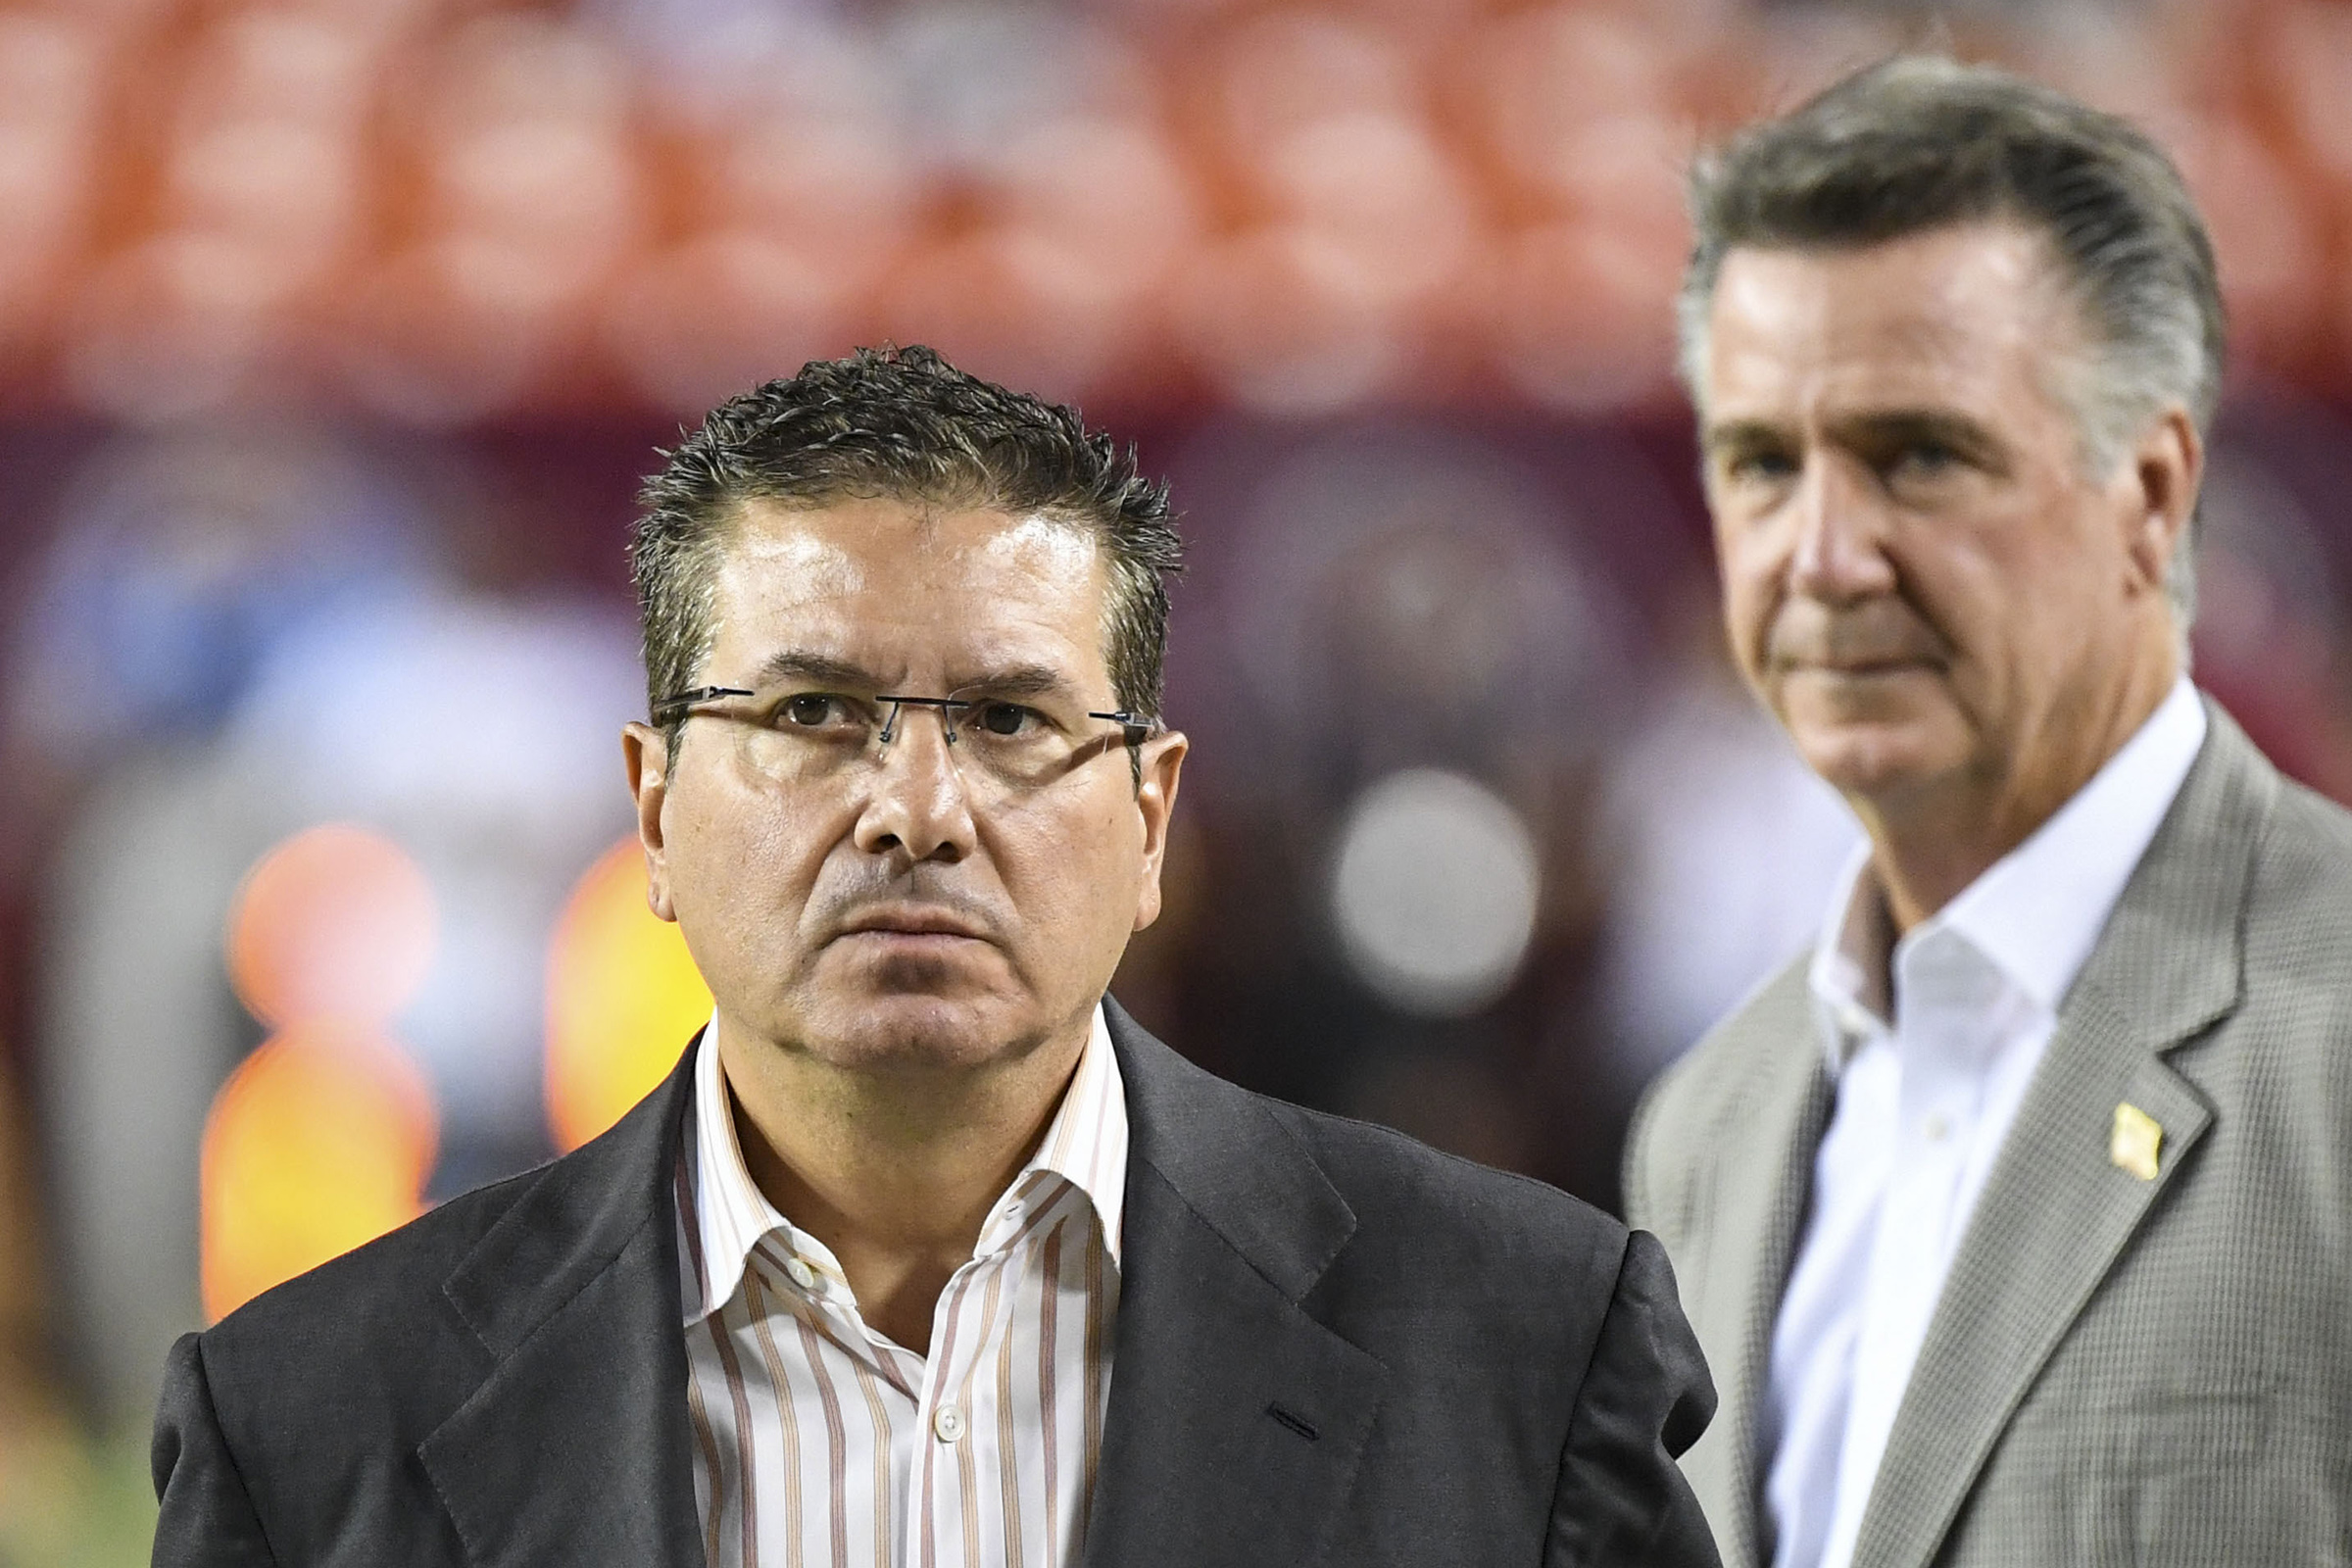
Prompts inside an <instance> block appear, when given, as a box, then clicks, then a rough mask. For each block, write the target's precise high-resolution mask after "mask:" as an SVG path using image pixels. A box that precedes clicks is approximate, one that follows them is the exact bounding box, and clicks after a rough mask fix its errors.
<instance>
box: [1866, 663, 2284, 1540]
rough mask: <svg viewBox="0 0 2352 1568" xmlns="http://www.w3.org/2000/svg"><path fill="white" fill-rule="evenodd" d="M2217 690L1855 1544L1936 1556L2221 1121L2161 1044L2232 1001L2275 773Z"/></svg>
mask: <svg viewBox="0 0 2352 1568" xmlns="http://www.w3.org/2000/svg"><path fill="white" fill-rule="evenodd" d="M2208 708H2209V718H2210V723H2211V726H2212V727H2211V730H2210V732H2209V734H2208V736H2207V739H2206V743H2205V748H2204V751H2203V752H2202V753H2201V754H2200V756H2199V757H2198V759H2197V762H2196V765H2195V766H2194V767H2192V768H2191V769H2190V771H2189V775H2188V778H2187V780H2186V781H2185V782H2184V783H2183V784H2182V786H2181V791H2180V798H2179V799H2178V800H2177V801H2175V803H2174V806H2173V809H2172V811H2171V812H2170V813H2169V815H2168V816H2167V817H2166V820H2165V825H2164V827H2163V828H2162V829H2160V830H2159V831H2158V833H2157V836H2156V839H2155V842H2154V843H2153V844H2151V845H2150V846H2149V850H2148V853H2147V855H2146V857H2145V858H2143V859H2142V860H2141V862H2140V865H2139V868H2138V870H2137V871H2136V872H2135V873H2134V874H2133V876H2132V879H2131V883H2130V885H2129V886H2127V887H2126V889H2125V891H2124V896H2123V899H2122V901H2121V902H2120V903H2119V904H2118V905H2117V907H2116V910H2115V913H2114V915H2113V916H2112V917H2111V918H2110V920H2109V922H2108V925H2107V928H2106V930H2105V931H2104V932H2103V933H2102V935H2101V937H2100V940H2099V945H2098V947H2097V948H2096V949H2095V950H2094V951H2093V952H2092V954H2091V956H2090V960H2089V962H2088V963H2086V964H2085V965H2084V967H2083V971H2082V976H2081V978H2080V979H2078V980H2077V982H2076V984H2075V988H2074V990H2073V992H2072V993H2071V994H2070V995H2069V996H2068V998H2067V1000H2066V1004H2065V1005H2064V1007H2063V1008H2062V1009H2061V1010H2060V1013H2059V1021H2058V1030H2057V1033H2056V1035H2055V1036H2054V1037H2053V1038H2052V1039H2051V1041H2050V1045H2049V1049H2048V1053H2047V1054H2046V1055H2045V1056H2044V1057H2043V1059H2042V1063H2041V1066H2040V1069H2039V1070H2038V1071H2037V1073H2036V1074H2035V1076H2034V1083H2033V1086H2032V1087H2031V1088H2030V1089H2029V1090H2028V1092H2027V1095H2026V1100H2025V1103H2024V1104H2023V1105H2022V1106H2020V1107H2019V1110H2018V1115H2017V1121H2016V1123H2015V1124H2014V1125H2013V1126H2012V1127H2011V1129H2010V1132H2009V1137H2008V1140H2007V1142H2006V1143H2005V1144H2004V1145H2003V1146H2002V1151H2001V1153H2000V1156H1999V1158H1998V1160H1997V1161H1996V1162H1995V1164H1994V1166H1993V1170H1992V1175H1991V1177H1990V1179H1989V1180H1988V1181H1987V1182H1986V1183H1985V1194H1984V1197H1983V1198H1982V1199H1981V1200H1980V1201H1978V1204H1977V1212H1976V1215H1975V1217H1974V1218H1973V1219H1972V1220H1971V1222H1970V1224H1969V1229H1968V1233H1967V1235H1966V1236H1965V1237H1964V1238H1963V1239H1962V1242H1961V1246H1960V1250H1959V1253H1958V1255H1957V1256H1956V1257H1955V1258H1954V1259H1953V1263H1952V1272H1951V1275H1950V1278H1949V1279H1948V1280H1947V1281H1946V1282H1945V1285H1944V1289H1943V1295H1942V1297H1941V1298H1940V1299H1938V1301H1937V1302H1936V1315H1935V1318H1934V1320H1933V1322H1932V1323H1931V1324H1930V1325H1929V1330H1928V1337H1927V1340H1926V1342H1925V1343H1924V1344H1923V1345H1922V1346H1921V1348H1920V1353H1919V1360H1918V1362H1917V1364H1916V1365H1915V1366H1914V1368H1913V1370H1912V1374H1911V1382H1910V1386H1909V1389H1908V1391H1907V1392H1906V1394H1905V1395H1904V1397H1903V1402H1902V1406H1901V1408H1900V1409H1899V1410H1898V1411H1897V1413H1896V1416H1895V1423H1894V1429H1893V1431H1892V1433H1891V1434H1890V1435H1889V1436H1888V1439H1887V1452H1886V1455H1885V1457H1884V1459H1883V1460H1882V1461H1881V1463H1880V1466H1879V1474H1878V1480H1877V1482H1876V1484H1875V1485H1874V1486H1873V1488H1872V1490H1871V1497H1870V1504H1869V1508H1868V1510H1867V1511H1866V1512H1865V1514H1864V1516H1863V1522H1862V1532H1861V1538H1860V1540H1859V1542H1858V1543H1857V1544H1856V1548H1855V1560H1856V1561H1857V1562H1870V1563H1886V1564H1908V1563H1921V1564H1924V1563H1927V1562H1928V1561H1930V1560H1931V1559H1932V1558H1933V1557H1934V1556H1935V1554H1936V1550H1937V1548H1938V1546H1939V1544H1940V1543H1941V1541H1942V1539H1943V1536H1944V1533H1945V1531H1946V1530H1948V1529H1949V1528H1950V1525H1951V1522H1952V1520H1953V1518H1954V1517H1955V1516H1956V1515H1957V1514H1958V1512H1959V1508H1960V1504H1961V1502H1962V1500H1963V1499H1964V1498H1965V1496H1966V1495H1967V1493H1968V1491H1969V1488H1970V1487H1971V1486H1972V1485H1973V1484H1974V1483H1975V1480H1976V1476H1977V1472H1978V1471H1979V1470H1980V1469H1982V1468H1983V1466H1984V1464H1985V1459H1986V1457H1987V1456H1988V1455H1989V1454H1990V1453H1991V1451H1992V1448H1993V1446H1994V1444H1995V1443H1996V1442H1997V1441H1998V1440H1999V1437H2000V1434H2001V1431H2002V1429H2003V1428H2004V1427H2005V1426H2006V1425H2007V1424H2008V1421H2009V1418H2010V1416H2011V1414H2012V1413H2013V1412H2014V1411H2015V1410H2016V1408H2017V1406H2018V1403H2019V1401H2020V1400H2021V1399H2023V1398H2024V1397H2025V1395H2026V1391H2027V1390H2028V1389H2029V1388H2030V1387H2031V1386H2032V1384H2033V1382H2034V1378H2035V1377H2036V1376H2037V1375H2038V1374H2039V1372H2040V1370H2041V1368H2042V1365H2043V1363H2044V1362H2045V1361H2046V1360H2047V1359H2048V1358H2049V1355H2050V1353H2051V1352H2052V1351H2053V1350H2054V1349H2055V1348H2057V1346H2058V1343H2059V1341H2060V1340H2061V1339H2062V1338H2063V1337H2064V1336H2065V1334H2066V1331H2067V1329H2068V1327H2069V1326H2070V1325H2072V1323H2073V1322H2074V1320H2075V1318H2076V1316H2077V1315H2078V1314H2079V1313H2080V1312H2081V1311H2082V1306H2083V1304H2084V1302H2086V1301H2087V1300H2088V1299H2090V1296H2091V1293H2092V1292H2093V1291H2095V1290H2096V1289H2097V1288H2098V1285H2099V1282H2100V1281H2101V1280H2102V1279H2104V1278H2105V1277H2106V1274H2107V1271H2108V1269H2109V1268H2110V1267H2112V1266H2113V1264H2114V1262H2115V1260H2116V1258H2117V1257H2118V1256H2119V1255H2120V1254H2121V1253H2122V1251H2123V1250H2124V1248H2125V1246H2126V1245H2127V1244H2128V1243H2129V1242H2130V1241H2131V1236H2132V1234H2133V1232H2135V1231H2136V1230H2137V1229H2138V1227H2139V1225H2140V1223H2141V1221H2142V1220H2143V1219H2144V1218H2145V1217H2146V1215H2147V1213H2148V1211H2149V1210H2150V1209H2151V1208H2152V1207H2153V1206H2154V1205H2155V1203H2156V1201H2157V1200H2158V1199H2159V1198H2160V1197H2162V1196H2163V1194H2164V1192H2165V1190H2166V1189H2167V1188H2168V1187H2170V1186H2171V1185H2172V1184H2173V1183H2174V1182H2176V1181H2179V1180H2182V1179H2183V1176H2182V1166H2183V1163H2184V1161H2185V1160H2186V1158H2187V1155H2188V1153H2189V1152H2190V1151H2191V1150H2192V1149H2194V1148H2195V1147H2196V1145H2197V1143H2198V1142H2199V1140H2201V1139H2202V1138H2203V1137H2204V1136H2205V1132H2206V1130H2207V1128H2208V1127H2209V1126H2211V1124H2212V1121H2213V1111H2212V1108H2211V1107H2210V1106H2209V1105H2208V1104H2207V1103H2205V1101H2204V1100H2203V1099H2202V1098H2201V1097H2200V1096H2199V1095H2198V1093H2197V1092H2196V1090H2195V1088H2194V1087H2193V1086H2191V1085H2190V1084H2189V1083H2188V1081H2187V1080H2186V1079H2184V1078H2182V1077H2181V1076H2180V1074H2179V1073H2177V1072H2175V1071H2174V1070H2173V1068H2172V1067H2171V1066H2169V1065H2168V1064H2167V1063H2166V1062H2165V1060H2164V1059H2163V1053H2164V1052H2166V1051H2168V1050H2170V1049H2171V1048H2173V1047H2175V1046H2178V1045H2180V1044H2181V1043H2183V1042H2184V1041H2186V1040H2188V1039H2189V1038H2190V1037H2191V1036H2193V1035H2195V1034H2197V1033H2199V1032H2201V1031H2202V1030H2204V1029H2205V1028H2206V1027H2207V1026H2208V1025H2210V1024H2212V1023H2214V1022H2215V1021H2216V1020H2217V1019H2219V1018H2221V1017H2223V1016H2225V1015H2227V1014H2228V1013H2229V1010H2230V1009H2231V1008H2232V1007H2234V1006H2235V1005H2236V1003H2237V997H2238V988H2239V983H2240V978H2241V964H2242V954H2241V952H2240V947H2239V941H2238V931H2239V919H2240V914H2241V908H2242V905H2243V902H2244V898H2245V893H2246V880H2247V875H2248V869H2249V865H2250V863H2251V858H2252V854H2253V848H2254V839H2255V834H2256V831H2257V829H2258V826H2259V822H2260V818H2261V816H2262V814H2263V813H2264V812H2265V811H2266V810H2267V809H2268V807H2269V804H2270V799H2271V797H2272V795H2273V794H2274V793H2275V792H2276V790H2277V787H2278V775H2277V774H2276V773H2275V772H2273V771H2272V770H2271V767H2270V764H2269V763H2267V762H2265V761H2264V760H2262V758H2261V756H2260V755H2259V754H2258V753H2256V752H2255V751H2254V749H2253V747H2252V745H2251V744H2250V743H2249V742H2248V741H2247V740H2246V739H2245V737H2244V735H2243V734H2242V733H2240V732H2239V731H2238V729H2237V727H2236V726H2235V725H2234V724H2232V723H2231V722H2230V721H2229V718H2228V717H2227V716H2226V715H2224V714H2223V713H2221V712H2220V711H2218V710H2211V708H2210V705H2208ZM2122 1102H2129V1103H2131V1104H2133V1105H2136V1106H2138V1107H2139V1108H2140V1109H2141V1110H2143V1111H2145V1112H2147V1113H2148V1114H2149V1115H2150V1116H2153V1117H2154V1118H2155V1119H2156V1121H2157V1122H2158V1123H2159V1124H2160V1125H2161V1126H2162V1127H2163V1129H2164V1136H2163V1143H2162V1148H2161V1152H2160V1156H2159V1161H2158V1168H2157V1173H2156V1176H2155V1178H2154V1179H2153V1180H2142V1179H2141V1178H2139V1177H2137V1176H2134V1175H2132V1174H2131V1173H2130V1172H2128V1171H2125V1170H2121V1169H2118V1168H2117V1167H2116V1165H2115V1164H2114V1163H2113V1162H2112V1161H2111V1160H2110V1159H2109V1157H2108V1139H2109V1132H2110V1129H2111V1128H2112V1126H2113V1124H2114V1117H2115V1109H2116V1106H2117V1104H2118V1103H2122Z"/></svg>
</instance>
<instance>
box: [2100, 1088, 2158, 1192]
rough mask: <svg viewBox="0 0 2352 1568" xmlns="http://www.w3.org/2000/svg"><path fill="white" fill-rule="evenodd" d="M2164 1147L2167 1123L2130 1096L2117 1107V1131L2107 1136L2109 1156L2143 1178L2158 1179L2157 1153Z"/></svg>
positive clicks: (2123, 1167)
mask: <svg viewBox="0 0 2352 1568" xmlns="http://www.w3.org/2000/svg"><path fill="white" fill-rule="evenodd" d="M2163 1147H2164V1127H2163V1125H2162V1124H2161V1123H2159V1122H2158V1121H2157V1120H2156V1118H2155V1117H2153V1116H2151V1115H2149V1114H2148V1113H2147V1112H2146V1111H2144V1110H2142V1109H2140V1108H2139V1107H2138V1106H2137V1105H2134V1104H2133V1103H2131V1102H2130V1101H2129V1100H2127V1101H2125V1102H2124V1103H2122V1104H2120V1105H2118V1106H2116V1107H2115V1131H2114V1132H2113V1133H2111V1134H2110V1135H2109V1136H2108V1139H2107V1157H2108V1158H2109V1159H2111V1160H2113V1161H2114V1162H2115V1163H2116V1165H2117V1167H2118V1168H2119V1169H2122V1170H2128V1171H2130V1172H2131V1174H2132V1175H2134V1176H2136V1177H2138V1178H2139V1179H2140V1180H2141V1181H2143V1182H2152V1181H2154V1180H2155V1179H2156V1154H2157V1152H2158V1151H2159V1150H2161V1149H2163Z"/></svg>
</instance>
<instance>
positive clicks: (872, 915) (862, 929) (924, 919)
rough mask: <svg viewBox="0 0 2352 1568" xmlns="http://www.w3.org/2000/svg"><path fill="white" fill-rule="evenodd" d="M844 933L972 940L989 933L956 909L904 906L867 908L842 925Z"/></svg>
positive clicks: (985, 938)
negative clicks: (955, 910) (956, 911)
mask: <svg viewBox="0 0 2352 1568" xmlns="http://www.w3.org/2000/svg"><path fill="white" fill-rule="evenodd" d="M841 934H842V935H843V936H845V937H854V936H894V937H958V938H961V939H963V940H965V941H969V942H985V941H987V940H988V933H987V932H985V931H983V930H981V929H980V927H979V926H977V925H975V924H974V923H973V922H971V921H970V920H967V919H965V918H964V917H963V916H961V915H959V914H956V913H955V912H954V911H953V910H949V909H938V908H921V907H893V908H880V909H866V910H863V911H861V912H859V913H858V914H857V915H856V916H854V917H853V918H851V919H850V920H849V922H848V923H847V924H845V925H844V926H843V927H842V931H841Z"/></svg>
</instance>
